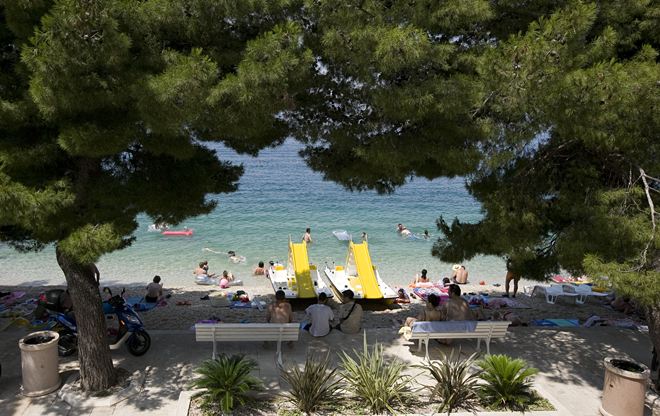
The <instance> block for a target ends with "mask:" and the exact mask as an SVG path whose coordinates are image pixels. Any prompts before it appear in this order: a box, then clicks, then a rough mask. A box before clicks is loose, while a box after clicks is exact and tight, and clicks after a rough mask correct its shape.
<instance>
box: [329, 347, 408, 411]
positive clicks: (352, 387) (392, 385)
mask: <svg viewBox="0 0 660 416" xmlns="http://www.w3.org/2000/svg"><path fill="white" fill-rule="evenodd" d="M353 353H354V355H355V357H356V358H355V359H353V357H351V356H350V355H349V354H347V353H345V352H343V351H342V352H341V354H340V358H341V360H342V366H343V368H344V371H343V372H342V377H343V379H344V381H345V383H346V384H347V390H349V391H350V392H351V393H353V394H354V395H355V396H356V397H357V398H358V399H360V400H361V401H363V402H364V403H365V405H366V406H367V407H368V408H369V410H370V411H371V413H374V414H380V413H382V412H384V411H385V410H389V411H390V412H394V409H393V408H392V405H394V404H400V403H401V402H402V401H403V400H404V399H405V398H406V395H407V393H408V392H409V391H410V383H411V382H412V380H413V377H411V376H406V375H403V370H404V368H405V367H406V364H404V363H403V362H402V361H401V360H397V359H394V360H386V359H385V356H384V354H383V346H382V345H380V344H378V343H376V345H374V346H373V348H372V349H371V350H370V349H369V347H368V346H367V336H366V334H365V336H364V348H363V350H362V351H353Z"/></svg>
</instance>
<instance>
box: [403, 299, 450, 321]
mask: <svg viewBox="0 0 660 416" xmlns="http://www.w3.org/2000/svg"><path fill="white" fill-rule="evenodd" d="M439 306H440V297H439V296H438V295H436V294H435V293H431V294H430V295H429V296H428V297H427V298H426V306H425V307H424V309H422V312H421V313H420V314H419V315H417V317H416V318H413V317H408V318H407V319H406V326H409V327H412V326H413V324H414V323H415V322H417V321H441V320H442V312H441V311H440V310H438V307H439Z"/></svg>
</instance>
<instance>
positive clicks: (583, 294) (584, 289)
mask: <svg viewBox="0 0 660 416" xmlns="http://www.w3.org/2000/svg"><path fill="white" fill-rule="evenodd" d="M564 291H565V292H567V293H575V295H576V296H577V297H576V298H575V303H577V304H578V305H583V304H584V303H585V302H586V301H587V299H588V298H589V296H596V297H605V296H609V293H601V292H594V291H593V290H592V289H591V286H589V285H577V286H575V285H564Z"/></svg>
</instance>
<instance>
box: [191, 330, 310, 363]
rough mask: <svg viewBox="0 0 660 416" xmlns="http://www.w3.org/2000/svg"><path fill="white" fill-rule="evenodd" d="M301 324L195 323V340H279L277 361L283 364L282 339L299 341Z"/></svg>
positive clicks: (214, 346) (214, 341)
mask: <svg viewBox="0 0 660 416" xmlns="http://www.w3.org/2000/svg"><path fill="white" fill-rule="evenodd" d="M299 334H300V324H297V323H292V324H223V323H217V324H195V340H196V341H198V342H204V341H207V342H208V341H210V342H213V359H215V356H216V351H217V350H216V343H218V342H241V341H257V342H262V341H277V362H278V363H279V364H280V365H281V364H282V341H298V335H299Z"/></svg>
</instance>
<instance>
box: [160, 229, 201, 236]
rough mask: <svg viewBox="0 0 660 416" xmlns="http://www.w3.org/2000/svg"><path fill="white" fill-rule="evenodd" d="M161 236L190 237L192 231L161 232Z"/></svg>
mask: <svg viewBox="0 0 660 416" xmlns="http://www.w3.org/2000/svg"><path fill="white" fill-rule="evenodd" d="M161 234H162V235H184V236H191V235H193V230H178V231H176V230H172V231H163V232H162V233H161Z"/></svg>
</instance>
